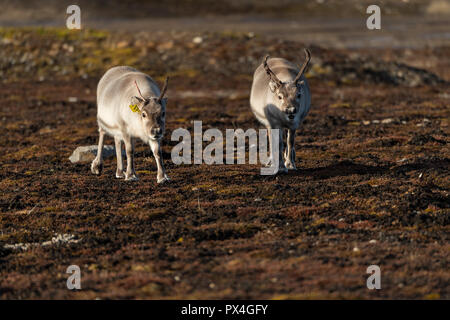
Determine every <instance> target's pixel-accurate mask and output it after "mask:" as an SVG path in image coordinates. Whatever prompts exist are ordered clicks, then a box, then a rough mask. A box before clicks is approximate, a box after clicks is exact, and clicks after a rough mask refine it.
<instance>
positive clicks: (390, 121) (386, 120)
mask: <svg viewBox="0 0 450 320" xmlns="http://www.w3.org/2000/svg"><path fill="white" fill-rule="evenodd" d="M392 122H394V119H392V118H387V119H383V120H381V123H383V124H389V123H392Z"/></svg>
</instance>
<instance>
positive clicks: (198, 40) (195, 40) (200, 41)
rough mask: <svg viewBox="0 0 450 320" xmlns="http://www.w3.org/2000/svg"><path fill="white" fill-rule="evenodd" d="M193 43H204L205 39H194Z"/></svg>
mask: <svg viewBox="0 0 450 320" xmlns="http://www.w3.org/2000/svg"><path fill="white" fill-rule="evenodd" d="M192 42H193V43H195V44H200V43H202V42H203V38H202V37H195V38H194V39H192Z"/></svg>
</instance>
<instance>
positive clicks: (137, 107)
mask: <svg viewBox="0 0 450 320" xmlns="http://www.w3.org/2000/svg"><path fill="white" fill-rule="evenodd" d="M130 102H131V103H130V105H129V107H130V109H131V111H133V112H138V113H141V112H142V107H143V106H144V103H143V102H144V100H143V99H141V98H139V97H136V96H133V97H131V101H130Z"/></svg>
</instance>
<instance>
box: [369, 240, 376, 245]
mask: <svg viewBox="0 0 450 320" xmlns="http://www.w3.org/2000/svg"><path fill="white" fill-rule="evenodd" d="M369 243H370V244H374V243H377V240H375V239H372V240H370V241H369Z"/></svg>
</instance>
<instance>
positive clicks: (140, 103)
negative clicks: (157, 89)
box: [131, 77, 169, 140]
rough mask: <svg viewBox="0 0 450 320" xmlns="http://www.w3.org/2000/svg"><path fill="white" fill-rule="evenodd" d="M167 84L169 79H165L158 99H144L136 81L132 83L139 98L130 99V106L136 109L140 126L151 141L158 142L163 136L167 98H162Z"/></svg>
mask: <svg viewBox="0 0 450 320" xmlns="http://www.w3.org/2000/svg"><path fill="white" fill-rule="evenodd" d="M168 82H169V78H168V77H167V78H166V81H165V83H164V87H163V89H162V90H161V94H160V95H159V97H149V98H144V97H143V96H142V94H141V90H139V87H138V85H137V83H136V81H134V84H135V85H136V88H137V90H138V92H139V96H140V97H137V96H134V97H132V98H131V105H133V106H136V107H137V108H138V110H139V113H140V117H141V121H142V126H143V127H144V130H145V132H146V134H147V136H148V138H149V139H151V140H159V139H161V137H162V136H163V135H164V131H165V116H166V105H167V98H164V94H165V93H166V91H167V84H168Z"/></svg>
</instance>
